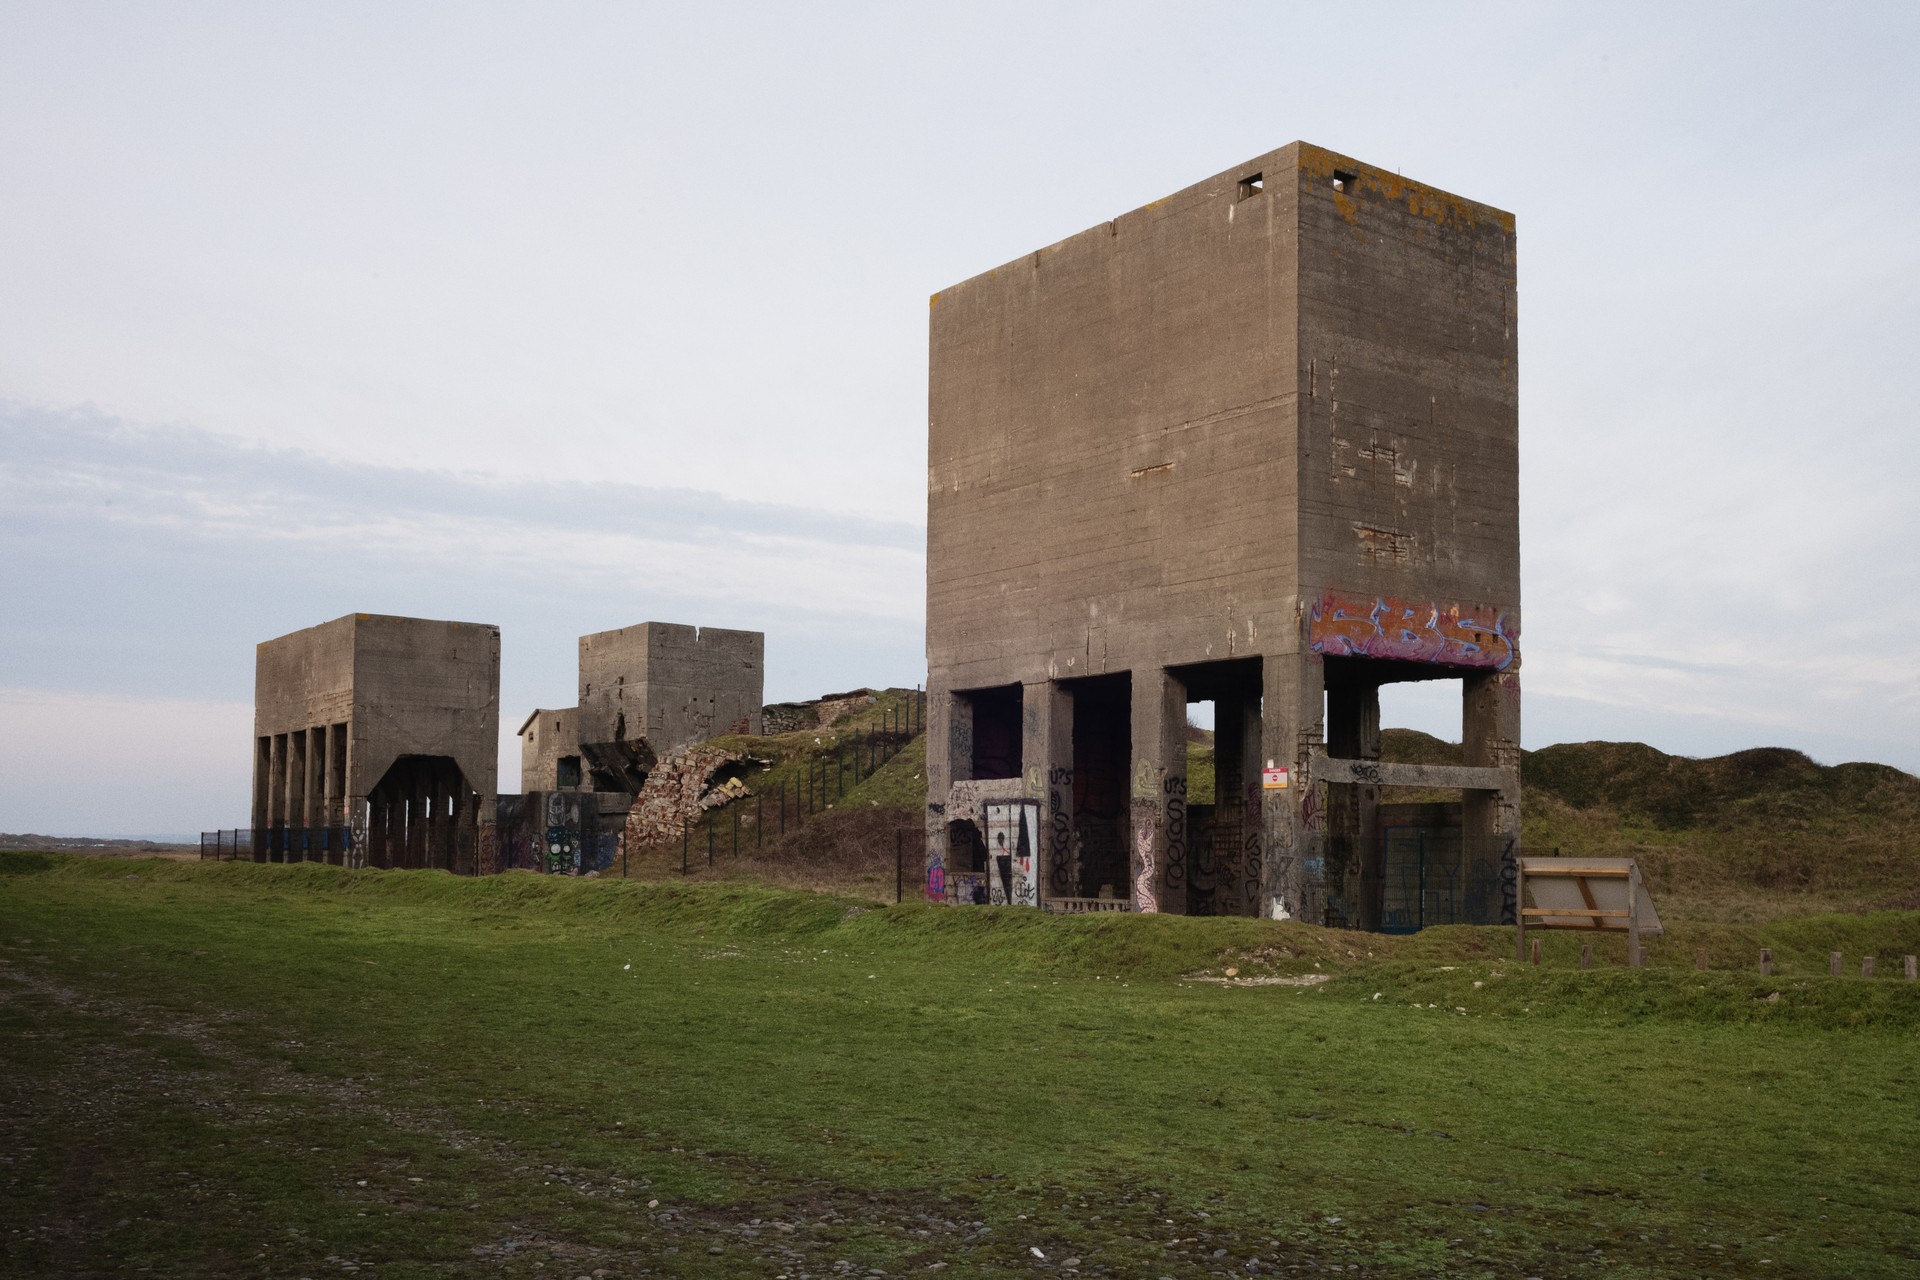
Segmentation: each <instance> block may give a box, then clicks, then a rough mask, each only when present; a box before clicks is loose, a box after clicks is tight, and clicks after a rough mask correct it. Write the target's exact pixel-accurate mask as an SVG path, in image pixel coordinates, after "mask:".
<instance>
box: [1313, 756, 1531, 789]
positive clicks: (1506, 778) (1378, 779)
mask: <svg viewBox="0 0 1920 1280" xmlns="http://www.w3.org/2000/svg"><path fill="white" fill-rule="evenodd" d="M1312 769H1313V773H1312V776H1313V780H1314V781H1315V782H1350V783H1357V784H1359V785H1362V786H1370V787H1457V788H1458V789H1460V790H1462V791H1501V790H1504V789H1506V788H1508V787H1512V786H1514V784H1515V778H1514V776H1513V774H1512V773H1510V772H1509V771H1508V770H1505V769H1488V768H1476V767H1474V766H1471V765H1457V764H1388V763H1386V762H1384V761H1380V760H1336V759H1334V758H1333V757H1332V756H1329V755H1328V754H1327V753H1326V752H1324V751H1315V752H1314V753H1313V763H1312Z"/></svg>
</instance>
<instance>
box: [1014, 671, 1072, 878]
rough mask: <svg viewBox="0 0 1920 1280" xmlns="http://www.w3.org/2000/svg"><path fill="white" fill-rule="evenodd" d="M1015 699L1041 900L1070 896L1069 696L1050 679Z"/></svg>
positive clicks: (1070, 733) (1038, 683)
mask: <svg viewBox="0 0 1920 1280" xmlns="http://www.w3.org/2000/svg"><path fill="white" fill-rule="evenodd" d="M1020 697H1021V707H1022V715H1021V721H1022V724H1021V729H1022V740H1021V744H1020V758H1021V759H1022V760H1023V761H1024V762H1025V763H1026V775H1027V779H1026V781H1027V794H1028V795H1029V796H1031V797H1033V798H1034V799H1036V800H1038V801H1039V802H1040V848H1039V849H1038V850H1036V867H1037V869H1038V872H1039V876H1040V900H1041V901H1042V902H1046V901H1049V900H1051V899H1054V898H1075V897H1078V896H1079V895H1080V867H1079V864H1078V860H1077V859H1076V857H1075V846H1074V839H1073V697H1072V695H1071V694H1069V693H1068V692H1067V691H1066V690H1065V689H1063V688H1061V687H1060V685H1059V684H1057V683H1056V682H1054V681H1052V680H1039V681H1036V682H1034V683H1033V684H1030V685H1027V686H1026V688H1025V689H1024V690H1023V691H1022V692H1021V695H1020Z"/></svg>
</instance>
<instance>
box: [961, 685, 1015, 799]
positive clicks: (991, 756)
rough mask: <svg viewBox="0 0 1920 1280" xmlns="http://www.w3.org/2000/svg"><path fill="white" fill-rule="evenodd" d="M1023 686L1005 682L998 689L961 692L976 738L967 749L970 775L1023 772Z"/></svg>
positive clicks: (979, 776)
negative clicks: (969, 712) (1021, 714)
mask: <svg viewBox="0 0 1920 1280" xmlns="http://www.w3.org/2000/svg"><path fill="white" fill-rule="evenodd" d="M1022 692H1023V691H1022V689H1021V686H1019V685H1017V684H1009V685H1002V686H1000V687H999V688H996V689H974V690H970V691H969V692H966V693H962V694H959V695H958V696H959V697H960V698H962V699H964V700H965V702H966V704H967V707H968V709H969V710H970V711H971V713H972V717H971V718H972V721H973V739H972V748H971V750H970V752H969V753H968V756H969V758H968V761H967V764H968V768H969V770H970V772H969V773H968V775H967V776H969V777H972V778H1017V777H1019V776H1020V707H1021V697H1022Z"/></svg>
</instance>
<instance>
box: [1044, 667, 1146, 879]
mask: <svg viewBox="0 0 1920 1280" xmlns="http://www.w3.org/2000/svg"><path fill="white" fill-rule="evenodd" d="M1062 687H1063V688H1064V689H1065V690H1066V691H1067V694H1068V696H1069V697H1071V698H1072V699H1073V832H1074V845H1075V850H1076V854H1077V866H1076V867H1075V868H1074V872H1075V875H1076V877H1077V879H1078V885H1077V891H1076V892H1075V893H1074V894H1073V895H1071V896H1074V897H1080V898H1105V899H1117V900H1119V901H1121V902H1125V901H1127V900H1128V899H1129V898H1131V897H1132V896H1133V884H1132V881H1131V879H1130V877H1129V875H1128V862H1127V774H1128V770H1129V769H1130V768H1131V767H1132V761H1133V678H1132V675H1131V673H1121V674H1119V675H1111V676H1093V677H1091V678H1088V679H1084V680H1071V681H1064V682H1062Z"/></svg>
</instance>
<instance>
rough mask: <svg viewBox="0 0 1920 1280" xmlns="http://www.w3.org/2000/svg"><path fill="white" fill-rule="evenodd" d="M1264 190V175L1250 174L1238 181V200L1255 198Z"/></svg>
mask: <svg viewBox="0 0 1920 1280" xmlns="http://www.w3.org/2000/svg"><path fill="white" fill-rule="evenodd" d="M1266 188H1267V181H1266V178H1265V176H1264V175H1262V174H1258V173H1250V174H1248V175H1247V176H1246V177H1244V178H1242V179H1240V198H1241V199H1242V200H1245V199H1246V198H1247V197H1248V196H1257V195H1259V194H1260V193H1261V192H1262V191H1264V190H1266Z"/></svg>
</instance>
